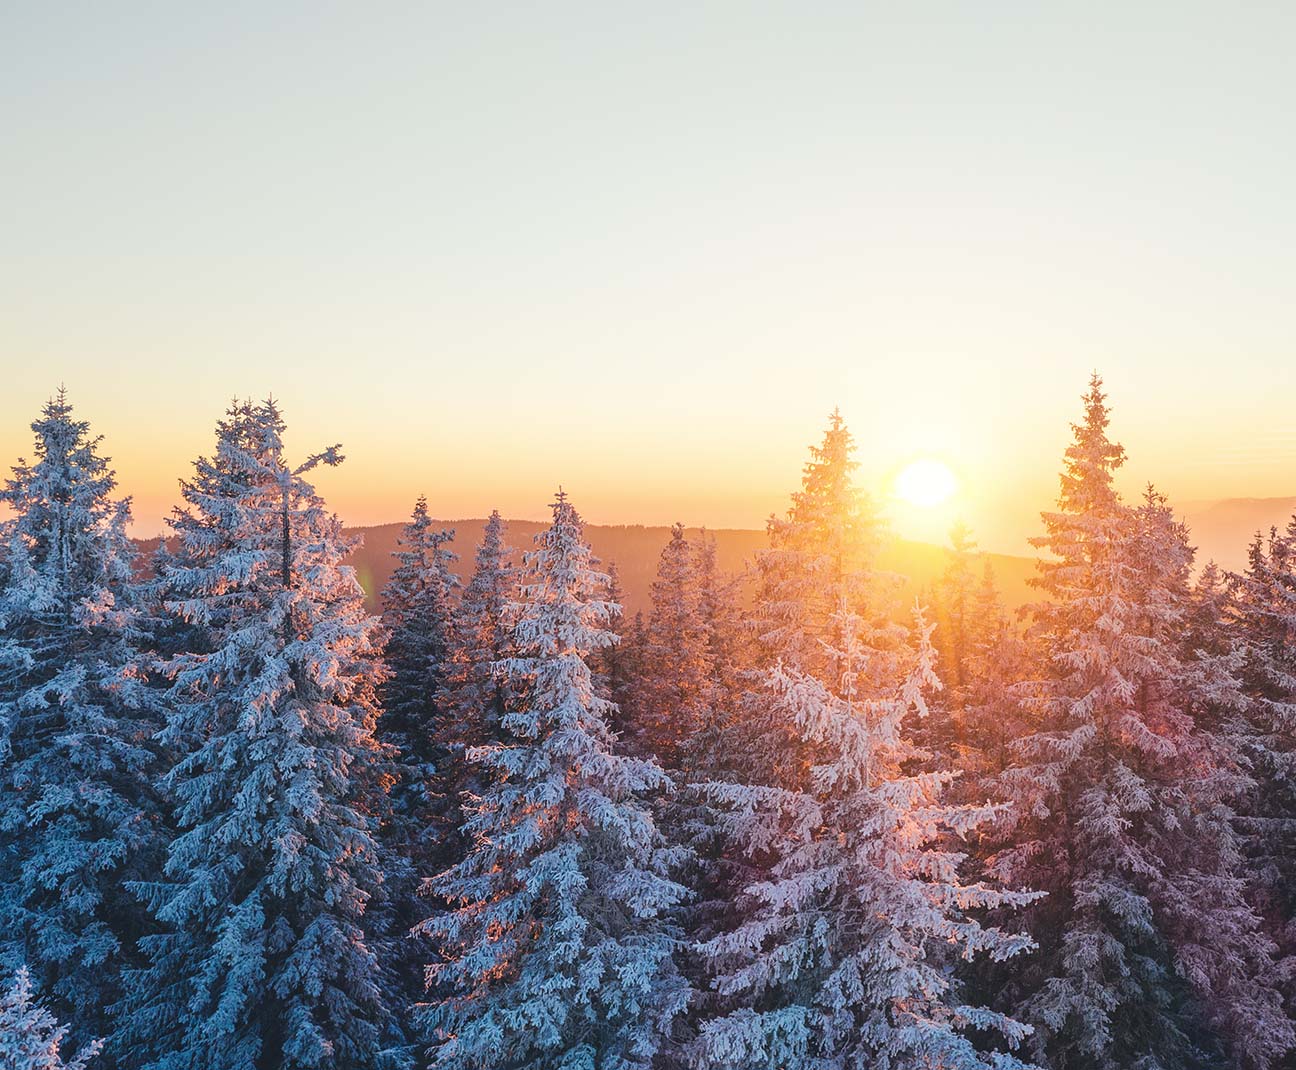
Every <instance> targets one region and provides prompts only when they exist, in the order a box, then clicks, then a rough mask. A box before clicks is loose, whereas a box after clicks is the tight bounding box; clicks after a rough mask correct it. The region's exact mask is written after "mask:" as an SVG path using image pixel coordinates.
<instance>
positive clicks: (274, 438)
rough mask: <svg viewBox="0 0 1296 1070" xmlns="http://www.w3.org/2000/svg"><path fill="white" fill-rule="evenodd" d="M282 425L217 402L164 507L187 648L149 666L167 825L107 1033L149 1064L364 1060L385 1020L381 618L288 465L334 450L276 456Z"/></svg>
mask: <svg viewBox="0 0 1296 1070" xmlns="http://www.w3.org/2000/svg"><path fill="white" fill-rule="evenodd" d="M283 431H284V423H283V419H282V418H281V416H280V414H279V412H278V409H277V408H276V406H275V405H274V404H273V402H266V403H264V404H252V403H243V404H236V405H235V406H234V407H232V408H231V409H230V410H229V411H228V413H227V415H226V418H225V419H224V420H222V421H221V422H220V423H219V425H218V428H217V442H216V450H215V453H214V454H213V456H212V457H211V458H210V459H209V458H203V459H200V460H199V461H198V462H197V465H196V474H195V476H194V477H193V478H192V479H191V480H190V481H188V482H186V483H184V484H182V493H183V496H184V500H185V503H186V504H185V506H184V507H183V508H181V509H179V510H177V512H176V515H175V517H174V519H173V520H172V527H173V529H174V531H175V534H176V540H175V546H174V549H173V551H172V552H173V558H174V559H173V561H172V563H171V565H170V567H169V570H168V577H167V578H168V582H169V584H170V587H171V590H172V601H171V602H170V609H171V611H172V612H173V613H175V614H176V615H177V616H179V617H180V618H181V619H183V620H184V621H186V622H187V623H189V624H191V625H193V626H194V627H195V628H197V629H199V630H200V631H201V632H202V634H203V636H204V640H203V643H202V646H201V649H199V650H195V651H190V652H185V653H181V654H179V655H177V656H176V657H175V658H173V659H172V660H171V661H170V662H169V663H168V665H167V673H168V674H169V676H170V678H171V680H172V688H171V691H170V694H169V703H170V707H171V710H170V720H169V723H168V725H167V727H166V729H165V731H164V733H163V738H164V740H165V741H166V742H167V743H168V744H169V745H170V746H171V747H173V748H175V749H176V751H177V752H178V754H179V757H178V760H177V761H176V763H175V765H174V766H173V768H172V769H171V770H170V771H169V772H168V774H167V775H166V777H165V778H164V784H165V786H166V788H167V789H168V791H169V792H170V793H171V795H172V797H173V798H174V800H175V811H176V812H175V817H176V821H177V824H178V826H179V830H180V831H179V832H178V833H177V835H176V837H175V838H174V840H173V841H172V842H171V844H170V847H169V852H168V855H167V859H166V865H165V870H164V874H163V875H162V876H161V877H160V878H159V879H157V880H154V881H148V882H140V883H139V884H138V885H136V890H137V891H138V893H139V894H140V895H141V897H142V898H143V899H144V900H145V901H146V902H147V903H148V905H149V907H150V909H151V910H152V912H153V914H154V915H155V916H156V918H157V920H158V922H159V923H160V924H161V926H162V927H163V930H164V931H163V932H162V933H160V934H157V935H153V936H149V937H147V938H145V939H144V940H143V941H142V946H143V948H144V950H145V951H146V952H147V954H148V958H149V965H148V966H147V967H146V968H144V969H143V970H141V971H140V972H139V973H137V974H136V975H134V976H133V977H132V989H131V992H130V994H129V998H128V1000H127V1005H126V1008H125V1010H126V1011H127V1012H128V1017H127V1019H126V1024H125V1026H124V1028H123V1041H124V1042H125V1043H127V1044H130V1045H132V1046H133V1051H132V1057H133V1058H136V1059H138V1060H139V1062H141V1063H143V1064H144V1065H147V1066H148V1067H150V1068H154V1070H182V1068H183V1070H210V1068H213V1067H229V1068H235V1067H238V1068H244V1067H247V1068H252V1067H267V1068H268V1067H282V1068H305V1067H310V1068H329V1067H337V1068H344V1067H345V1068H351V1067H369V1066H375V1065H377V1063H378V1055H379V1049H380V1045H381V1040H382V1036H383V1032H384V1026H385V1024H386V1011H385V1009H384V1007H383V1005H382V1002H381V998H380V991H379V986H378V984H377V966H376V963H375V961H374V956H373V954H372V952H371V951H370V949H369V948H368V946H367V944H366V937H365V933H364V930H363V928H362V921H363V915H364V911H365V906H366V903H367V902H368V900H369V898H370V896H371V895H372V894H373V891H374V889H375V888H376V887H377V885H378V883H379V881H380V875H379V872H378V868H377V865H376V848H375V843H374V839H373V825H374V821H373V819H372V817H371V815H370V814H369V813H367V812H366V809H365V798H366V794H367V793H368V792H369V791H371V790H373V788H374V784H373V781H374V780H375V779H376V777H375V773H374V768H375V765H376V762H375V758H376V756H377V754H378V751H379V748H378V746H377V744H376V743H375V741H374V737H373V730H374V722H375V720H376V716H377V708H376V701H375V686H376V684H377V683H378V682H379V681H380V680H381V678H382V673H381V669H380V664H379V661H378V654H379V651H378V629H377V622H376V621H374V620H373V619H371V618H369V617H368V616H366V614H365V612H364V606H363V595H362V592H361V589H360V586H359V584H358V583H357V582H356V579H355V576H354V574H353V572H352V570H351V569H350V568H349V567H345V566H343V565H342V563H341V561H342V557H343V555H344V554H345V553H346V551H347V549H348V546H349V543H348V541H347V539H346V538H345V537H344V536H343V534H342V531H341V526H340V524H339V522H338V520H337V518H336V517H334V516H333V515H331V514H330V513H328V512H327V510H326V508H325V506H324V503H323V502H322V501H321V500H320V498H319V497H318V495H317V494H316V493H315V491H314V489H313V488H312V487H311V485H310V484H309V483H308V482H307V481H306V480H305V478H304V476H305V474H306V473H307V472H309V471H310V470H311V469H312V468H314V467H315V466H316V465H319V464H336V463H338V462H339V461H340V460H341V457H340V455H339V453H338V450H337V449H336V448H333V449H329V450H326V451H325V452H324V453H321V454H317V455H315V456H313V457H311V458H310V459H309V460H307V461H306V462H305V463H304V464H302V465H300V466H298V467H296V468H293V467H290V466H289V464H288V462H287V461H286V459H285V457H284V448H283V440H282V436H283Z"/></svg>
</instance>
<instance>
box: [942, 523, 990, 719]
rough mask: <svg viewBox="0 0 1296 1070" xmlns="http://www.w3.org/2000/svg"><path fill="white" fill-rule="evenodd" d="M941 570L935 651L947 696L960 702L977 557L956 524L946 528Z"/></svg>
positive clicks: (969, 654) (969, 650) (962, 527)
mask: <svg viewBox="0 0 1296 1070" xmlns="http://www.w3.org/2000/svg"><path fill="white" fill-rule="evenodd" d="M949 538H950V542H949V546H948V547H946V549H945V553H946V557H947V561H946V565H945V571H944V573H942V575H941V578H940V581H939V583H938V584H937V597H936V605H937V613H936V625H937V631H936V649H937V650H938V651H939V653H940V665H939V668H940V672H941V681H942V682H943V683H944V685H945V691H946V693H947V694H951V695H955V696H957V700H958V701H960V702H961V700H962V697H963V691H964V688H965V687H966V686H967V683H968V678H969V675H970V673H969V668H968V665H969V662H970V660H971V657H972V647H973V642H974V641H973V638H972V631H973V629H974V627H975V625H974V623H973V614H974V613H975V609H976V601H975V599H976V590H977V579H976V567H975V566H976V564H977V558H978V557H979V556H980V554H979V553H978V551H977V544H976V539H975V538H974V537H973V535H972V529H971V528H969V527H968V526H967V525H966V524H962V523H958V524H955V525H954V527H953V528H951V529H950V536H949Z"/></svg>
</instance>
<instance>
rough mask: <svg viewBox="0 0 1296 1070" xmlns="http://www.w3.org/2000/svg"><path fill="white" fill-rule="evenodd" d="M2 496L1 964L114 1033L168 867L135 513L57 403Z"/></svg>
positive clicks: (84, 1020) (90, 1023)
mask: <svg viewBox="0 0 1296 1070" xmlns="http://www.w3.org/2000/svg"><path fill="white" fill-rule="evenodd" d="M32 429H33V431H34V432H35V434H36V443H35V458H34V460H33V462H32V463H30V464H27V463H22V462H20V463H19V464H18V466H17V467H15V468H14V470H13V476H12V477H11V478H10V479H9V480H8V482H7V483H6V484H5V487H4V489H3V491H0V502H3V504H4V506H6V507H7V508H8V510H9V511H10V512H9V515H8V516H7V518H6V519H5V520H4V522H3V524H0V545H2V546H3V559H2V561H0V952H2V953H3V958H4V961H5V963H6V964H7V965H8V966H9V967H11V968H16V967H17V966H18V965H20V964H22V963H23V962H26V963H28V964H30V966H31V968H32V970H33V971H34V973H35V974H36V977H37V979H38V980H39V983H40V985H41V988H42V990H43V991H45V992H47V993H48V994H49V995H50V996H51V998H52V999H53V1000H54V1002H55V1006H56V1008H57V1009H58V1012H59V1014H60V1016H70V1017H71V1019H72V1023H71V1024H72V1030H73V1035H74V1036H76V1037H82V1038H84V1037H89V1036H96V1035H103V1034H104V1033H105V1032H106V1031H107V1028H108V1026H107V1018H106V1014H105V1010H106V1008H107V1007H108V1005H109V1004H111V1003H112V1002H113V1001H114V1000H115V999H116V997H117V994H118V978H119V974H120V971H121V970H122V968H123V966H124V965H125V964H126V963H127V962H129V961H130V956H131V953H132V951H133V947H132V944H133V941H134V940H135V938H136V936H137V935H138V934H139V932H140V927H141V919H142V917H143V911H142V910H141V908H140V907H139V905H138V903H136V902H135V901H134V899H133V898H132V897H131V896H130V895H129V894H127V893H126V892H125V891H124V890H123V888H122V882H123V881H124V880H129V879H132V878H135V877H139V876H141V875H143V874H147V873H148V872H149V871H150V867H152V866H155V865H156V864H157V856H156V843H157V828H158V808H157V806H156V804H155V802H154V801H153V799H152V798H151V793H150V786H149V782H150V778H151V777H152V776H153V775H155V773H156V770H155V769H153V768H152V765H153V756H152V754H151V751H150V749H149V745H148V740H149V737H150V735H151V734H152V731H153V727H152V726H151V725H150V724H149V722H148V719H147V710H148V708H149V702H148V694H147V691H146V687H145V682H144V679H143V673H142V672H141V669H140V665H139V659H138V654H137V643H138V641H139V639H140V629H139V607H138V604H137V597H136V595H137V592H136V590H135V587H134V584H133V581H132V576H131V557H132V553H131V546H130V542H129V540H128V538H127V536H126V524H127V522H128V521H129V515H130V514H129V506H128V503H127V502H126V501H123V500H118V499H115V498H114V497H113V491H114V489H115V486H116V483H115V480H114V476H113V472H112V470H111V469H110V468H109V467H108V462H107V460H106V459H105V458H104V457H102V456H101V455H100V453H99V439H97V438H95V437H93V436H92V435H91V434H90V430H89V425H88V424H87V423H86V422H85V421H83V420H78V419H76V418H75V417H74V415H73V412H72V407H71V405H70V404H69V403H68V401H67V398H66V396H65V394H64V393H63V392H62V391H60V392H59V394H58V396H57V397H56V398H54V399H53V400H51V401H50V402H49V403H48V404H47V405H46V406H45V408H44V410H43V412H42V413H41V416H40V419H38V420H37V421H36V422H35V423H34V424H33V425H32Z"/></svg>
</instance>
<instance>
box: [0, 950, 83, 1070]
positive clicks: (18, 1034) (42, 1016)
mask: <svg viewBox="0 0 1296 1070" xmlns="http://www.w3.org/2000/svg"><path fill="white" fill-rule="evenodd" d="M66 1035H67V1027H66V1026H61V1025H59V1024H58V1022H57V1021H56V1020H55V1018H54V1015H52V1014H51V1013H50V1012H49V1011H48V1010H46V1009H45V1008H44V1007H42V1006H41V1005H40V1004H38V1003H35V1002H33V1000H32V991H31V977H30V976H29V975H28V973H27V968H26V967H25V966H22V967H19V969H18V972H17V974H16V975H15V977H14V982H13V985H12V986H11V987H10V988H9V989H8V990H7V991H5V993H4V994H3V995H2V996H0V1067H4V1070H85V1068H86V1066H87V1065H88V1064H89V1062H90V1060H91V1059H93V1058H94V1057H95V1056H96V1055H98V1054H99V1050H100V1048H101V1046H102V1045H101V1044H100V1042H99V1041H97V1040H96V1041H92V1042H91V1043H90V1044H89V1045H87V1046H86V1047H85V1048H83V1049H82V1050H81V1052H80V1053H79V1054H78V1055H77V1056H76V1057H75V1058H73V1059H71V1060H70V1061H69V1060H67V1059H64V1058H63V1055H62V1054H61V1050H60V1049H61V1048H62V1047H63V1040H64V1038H65V1037H66Z"/></svg>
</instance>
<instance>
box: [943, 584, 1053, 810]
mask: <svg viewBox="0 0 1296 1070" xmlns="http://www.w3.org/2000/svg"><path fill="white" fill-rule="evenodd" d="M965 636H966V643H967V649H966V653H965V655H964V666H963V673H964V683H963V686H962V688H961V695H960V700H959V701H960V710H959V717H960V730H959V744H960V745H959V749H958V764H959V766H960V767H961V768H962V770H963V775H962V776H961V777H960V778H959V780H958V783H957V784H956V785H955V788H954V793H955V795H956V797H958V798H960V799H963V800H964V801H969V802H970V801H972V800H974V799H985V798H987V797H990V796H991V795H992V791H991V788H990V785H991V784H992V783H993V781H994V780H995V778H997V777H999V776H1000V775H1002V774H1003V772H1004V771H1005V770H1006V769H1007V768H1008V767H1009V765H1010V764H1012V754H1011V748H1012V744H1013V741H1014V740H1016V739H1019V738H1020V737H1021V736H1023V735H1026V734H1027V733H1028V722H1029V715H1028V713H1027V711H1026V709H1025V704H1024V698H1025V696H1026V694H1027V693H1028V690H1029V687H1028V681H1029V680H1030V679H1031V677H1032V670H1033V668H1034V666H1033V663H1032V659H1031V652H1030V648H1029V646H1028V645H1027V643H1026V642H1025V640H1024V639H1023V637H1022V635H1021V632H1020V629H1019V628H1018V627H1017V626H1016V624H1015V623H1014V622H1013V620H1012V617H1011V616H1010V615H1009V613H1008V610H1007V609H1006V608H1005V607H1004V604H1003V599H1002V596H1001V595H1000V593H999V588H998V586H997V585H996V582H995V575H994V568H993V566H992V565H991V564H990V563H989V562H988V561H987V562H986V564H985V566H984V569H983V570H982V576H981V582H980V584H979V585H978V586H977V589H976V592H975V594H974V595H973V597H972V603H971V611H970V614H969V619H968V623H967V626H966V631H965Z"/></svg>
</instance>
